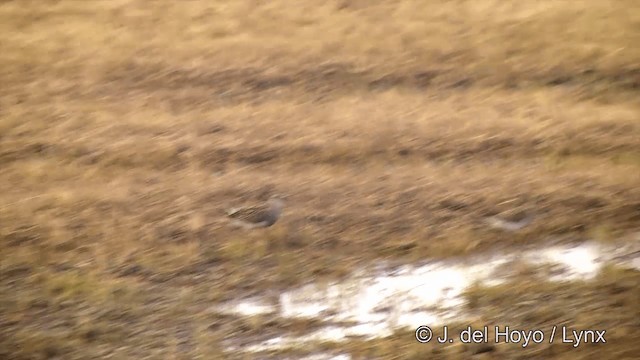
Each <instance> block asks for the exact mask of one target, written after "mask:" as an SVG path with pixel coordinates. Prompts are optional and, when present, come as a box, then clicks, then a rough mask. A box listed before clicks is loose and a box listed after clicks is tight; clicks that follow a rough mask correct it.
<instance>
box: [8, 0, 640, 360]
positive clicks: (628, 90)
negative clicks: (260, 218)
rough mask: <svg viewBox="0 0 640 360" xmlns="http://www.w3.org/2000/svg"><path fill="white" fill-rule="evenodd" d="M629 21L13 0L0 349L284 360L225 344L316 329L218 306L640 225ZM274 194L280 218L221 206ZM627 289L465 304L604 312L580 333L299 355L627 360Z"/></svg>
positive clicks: (263, 4) (630, 16)
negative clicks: (514, 219) (515, 220)
mask: <svg viewBox="0 0 640 360" xmlns="http://www.w3.org/2000/svg"><path fill="white" fill-rule="evenodd" d="M639 29H640V7H639V5H638V2H637V1H634V0H616V1H599V0H598V1H592V2H589V6H586V5H585V3H584V2H579V1H551V0H544V1H536V2H533V1H521V2H504V1H497V0H475V1H471V0H469V1H465V0H458V1H445V0H431V1H420V0H399V1H390V0H382V1H375V2H373V1H364V0H362V1H361V0H353V1H347V0H335V1H310V0H306V1H299V2H291V1H284V0H273V1H256V0H254V1H251V0H242V1H233V2H230V1H222V0H216V1H181V2H177V1H164V0H158V1H153V2H149V1H143V0H110V1H74V0H58V1H53V0H33V1H27V0H21V1H1V2H0V31H1V32H2V34H3V37H2V40H0V48H1V50H2V51H0V84H2V86H0V251H1V253H2V255H1V256H2V263H1V265H0V357H2V358H6V359H54V358H56V359H90V358H106V357H108V356H109V357H111V358H117V359H121V358H122V359H125V358H134V359H143V358H149V359H155V358H185V359H191V358H200V359H213V358H247V359H252V358H278V359H280V358H287V356H289V358H296V356H301V354H306V353H308V352H311V350H309V349H298V350H296V352H294V355H291V354H283V353H265V354H243V353H237V352H229V351H225V350H224V346H223V344H224V343H225V342H226V341H227V340H229V339H237V338H242V337H250V336H252V335H255V334H256V333H264V332H268V331H274V329H275V330H277V329H282V328H295V329H297V330H300V329H304V328H305V327H306V326H314V324H307V323H292V322H288V321H287V320H283V319H253V320H251V321H249V320H246V319H240V318H234V317H232V316H220V315H213V314H212V313H211V312H209V311H207V309H209V308H210V307H211V306H214V305H215V304H218V303H220V302H221V301H225V300H231V299H235V298H238V297H241V296H249V295H255V294H262V293H270V292H273V291H277V290H279V289H285V288H287V287H290V286H294V285H300V284H304V283H306V282H309V281H314V280H318V279H340V278H341V277H343V276H346V275H347V274H349V273H350V272H351V271H352V270H353V269H355V268H357V267H359V266H364V265H367V264H373V263H375V262H376V261H380V260H388V261H394V262H398V263H404V262H411V261H418V260H421V259H425V258H445V257H453V256H464V255H469V254H474V253H481V252H491V251H495V250H498V249H514V250H517V249H518V248H519V247H522V246H523V245H526V246H536V244H543V243H544V244H546V243H549V242H552V243H568V242H579V241H582V240H584V239H587V238H589V239H595V240H597V241H605V242H612V243H616V242H625V241H639V240H637V237H634V235H633V234H636V233H637V232H638V231H640V187H638V184H640V171H639V169H640V116H639V115H640V96H639V95H640V66H639V64H640V47H638V45H637V44H640V31H638V30H639ZM272 194H284V195H286V196H287V205H286V208H285V213H284V215H283V217H282V219H281V221H279V222H278V223H277V224H276V225H274V226H273V227H270V228H267V229H259V230H255V231H241V230H238V229H233V228H231V227H229V226H227V224H226V222H225V217H224V210H225V209H227V208H229V207H232V206H237V205H242V204H247V203H254V202H260V201H264V200H265V199H267V198H268V197H269V196H271V195H272ZM517 212H528V213H533V214H535V221H534V223H533V224H532V225H531V226H529V227H527V228H525V229H523V231H521V232H518V233H513V234H512V233H505V232H500V231H496V230H494V229H490V228H488V227H487V226H486V224H485V223H483V221H482V219H483V218H484V217H486V216H490V215H500V214H502V215H505V214H506V215H508V214H511V213H517ZM506 215H505V216H506ZM634 239H635V240H634ZM639 285H640V273H639V272H638V271H637V270H631V269H623V268H611V269H609V270H608V272H606V273H604V274H601V275H600V276H599V277H598V278H597V279H596V280H595V281H594V282H590V283H569V284H564V285H554V284H550V283H546V282H544V281H543V280H540V279H533V278H526V277H523V279H521V281H516V282H514V283H513V284H510V285H509V286H508V287H498V288H488V289H484V288H483V289H480V288H479V289H475V290H474V293H473V294H470V295H469V296H470V297H471V298H472V299H473V300H474V301H473V306H476V307H477V308H476V310H477V309H480V310H479V311H481V312H482V313H483V316H482V317H480V318H479V319H478V324H480V323H483V322H484V321H492V322H494V323H495V322H501V324H503V323H505V324H506V323H507V322H508V323H509V324H520V325H521V327H529V328H531V327H536V326H547V325H549V324H555V323H566V324H569V325H572V326H576V327H583V328H585V327H587V328H592V327H593V328H603V327H604V328H607V329H610V335H609V337H608V338H607V339H608V340H609V341H608V343H607V344H606V345H599V344H593V345H591V346H585V347H582V348H580V349H579V350H577V351H573V350H572V349H570V348H568V347H566V346H555V345H554V346H549V347H545V348H541V347H537V348H527V349H522V348H518V346H515V345H514V346H509V345H507V346H498V347H496V348H495V349H490V350H488V351H487V352H486V353H482V354H480V353H481V352H482V351H474V350H473V349H465V348H461V347H459V346H455V347H451V348H444V349H442V348H438V349H435V348H433V347H431V346H422V345H421V344H418V343H417V342H415V340H414V338H413V335H412V334H410V333H399V334H397V336H394V337H392V338H384V339H378V340H375V341H365V340H362V339H354V341H353V342H350V343H348V344H331V343H327V344H315V345H313V349H312V350H313V351H316V350H318V349H319V348H320V349H322V350H340V351H343V352H346V353H349V354H351V356H353V358H354V359H360V358H362V359H423V358H442V359H458V358H460V359H462V358H468V357H469V356H471V354H475V353H478V355H474V356H477V357H497V358H505V357H506V358H519V359H525V358H566V359H569V358H571V359H592V358H593V359H595V358H603V357H604V358H617V359H625V358H627V359H631V358H634V354H638V353H640V341H638V340H639V339H640V324H639V323H638V319H640V307H639V305H638V301H637V299H638V296H640V293H639V292H640V286H639ZM634 299H635V300H634ZM523 302H525V303H526V304H528V305H527V307H526V309H524V310H526V311H508V310H505V309H515V308H516V307H517V306H516V305H518V304H522V303H523ZM470 303H471V301H470ZM580 309H582V310H580ZM461 326H462V325H461Z"/></svg>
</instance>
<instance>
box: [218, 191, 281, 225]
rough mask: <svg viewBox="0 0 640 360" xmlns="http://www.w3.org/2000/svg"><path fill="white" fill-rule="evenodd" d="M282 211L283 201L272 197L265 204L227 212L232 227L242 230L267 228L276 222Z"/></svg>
mask: <svg viewBox="0 0 640 360" xmlns="http://www.w3.org/2000/svg"><path fill="white" fill-rule="evenodd" d="M283 209H284V200H282V199H281V198H279V197H272V198H270V199H269V200H267V202H266V203H265V204H261V205H256V206H247V207H241V208H235V209H231V210H228V211H227V216H228V217H229V218H230V219H231V223H232V225H234V226H236V227H241V228H244V229H253V228H262V227H269V226H271V225H273V224H275V223H276V221H278V219H279V218H280V216H281V215H282V210H283Z"/></svg>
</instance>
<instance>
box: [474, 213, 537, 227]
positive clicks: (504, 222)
mask: <svg viewBox="0 0 640 360" xmlns="http://www.w3.org/2000/svg"><path fill="white" fill-rule="evenodd" d="M533 220H534V217H533V215H532V214H530V213H525V214H522V213H520V214H517V215H516V216H511V217H498V216H490V217H487V218H485V219H484V221H485V223H487V224H488V225H489V226H490V227H492V228H494V229H499V230H504V231H510V232H514V231H518V230H522V229H523V228H524V227H526V226H528V225H530V224H531V223H532V222H533Z"/></svg>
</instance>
